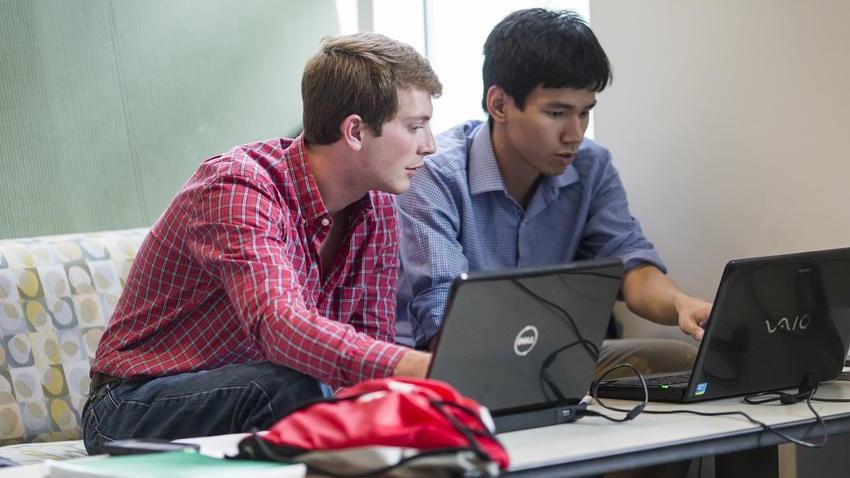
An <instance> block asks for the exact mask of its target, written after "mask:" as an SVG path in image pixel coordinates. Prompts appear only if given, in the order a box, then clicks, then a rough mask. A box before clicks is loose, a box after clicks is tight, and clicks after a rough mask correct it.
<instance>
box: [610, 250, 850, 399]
mask: <svg viewBox="0 0 850 478" xmlns="http://www.w3.org/2000/svg"><path fill="white" fill-rule="evenodd" d="M849 344H850V248H847V249H833V250H826V251H817V252H804V253H798V254H788V255H782V256H773V257H760V258H753V259H741V260H734V261H731V262H729V263H728V264H726V268H725V270H724V271H723V277H722V278H721V281H720V286H719V287H718V291H717V297H716V298H715V301H714V307H713V309H712V311H711V316H710V318H709V320H708V324H707V326H706V330H705V335H704V337H703V339H702V342H701V344H700V348H699V353H698V355H697V358H696V362H695V363H694V368H693V370H691V371H689V372H684V373H681V374H675V375H667V376H651V377H649V379H648V385H649V399H650V400H654V401H662V402H693V401H697V400H708V399H713V398H722V397H730V396H735V395H746V394H751V393H758V392H765V391H771V390H779V389H783V388H792V387H796V386H797V385H799V384H800V383H801V381H802V380H803V378H804V377H806V376H807V374H812V373H814V374H817V375H816V376H817V377H819V379H820V380H821V381H826V380H832V379H835V378H837V377H838V376H839V374H841V370H842V367H843V365H844V358H845V356H847V351H848V345H849ZM598 392H599V396H600V397H608V398H624V399H632V400H643V396H644V391H643V387H642V385H641V384H640V382H639V381H638V380H636V379H619V380H610V381H608V380H606V381H605V382H602V383H601V384H600V385H599V390H598Z"/></svg>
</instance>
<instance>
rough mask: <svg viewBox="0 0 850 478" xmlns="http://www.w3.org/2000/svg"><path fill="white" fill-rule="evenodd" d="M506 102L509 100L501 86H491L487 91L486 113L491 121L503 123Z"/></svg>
mask: <svg viewBox="0 0 850 478" xmlns="http://www.w3.org/2000/svg"><path fill="white" fill-rule="evenodd" d="M508 101H511V98H510V96H509V95H508V93H507V92H505V90H503V89H502V87H501V86H496V85H493V86H491V87H490V88H488V89H487V112H488V113H490V117H491V118H493V121H496V122H502V121H505V119H506V116H507V107H508Z"/></svg>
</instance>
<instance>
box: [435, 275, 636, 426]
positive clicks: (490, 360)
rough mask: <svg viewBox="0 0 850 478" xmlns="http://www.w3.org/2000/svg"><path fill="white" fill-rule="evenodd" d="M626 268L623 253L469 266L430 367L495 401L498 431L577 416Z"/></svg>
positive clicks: (490, 403)
mask: <svg viewBox="0 0 850 478" xmlns="http://www.w3.org/2000/svg"><path fill="white" fill-rule="evenodd" d="M622 276H623V265H622V262H621V261H619V260H602V261H585V262H575V263H572V264H569V265H561V266H555V267H545V268H529V269H514V270H506V271H498V272H479V273H468V274H462V275H461V276H460V277H458V278H457V279H456V280H455V281H454V283H453V285H452V288H451V291H450V296H449V300H448V303H447V306H446V311H445V315H444V317H443V325H442V328H441V330H440V333H439V335H438V336H437V337H436V338H435V340H436V341H437V342H436V348H435V351H434V358H433V360H432V362H431V367H430V370H429V373H428V377H429V378H433V379H438V380H443V381H445V382H448V383H450V384H451V385H453V386H454V387H455V388H457V389H458V391H460V392H461V393H463V394H464V395H467V396H469V397H472V398H474V399H475V400H477V401H478V402H479V403H481V404H482V405H484V406H486V407H487V408H488V409H489V410H490V413H491V415H492V416H493V418H494V421H495V424H496V431H497V432H504V431H510V430H518V429H524V428H531V427H535V426H543V425H551V424H556V423H562V422H567V421H572V420H573V419H574V418H575V416H574V412H575V407H576V406H578V404H579V402H580V401H581V400H582V399H583V398H584V397H585V395H586V394H587V393H588V390H589V387H590V382H591V379H592V376H593V372H594V370H595V368H596V360H597V358H598V356H599V349H600V348H601V347H602V341H603V339H604V337H605V331H606V329H607V325H608V321H609V320H610V317H611V311H612V308H613V304H614V301H615V299H616V298H617V292H618V291H619V288H620V283H621V280H622Z"/></svg>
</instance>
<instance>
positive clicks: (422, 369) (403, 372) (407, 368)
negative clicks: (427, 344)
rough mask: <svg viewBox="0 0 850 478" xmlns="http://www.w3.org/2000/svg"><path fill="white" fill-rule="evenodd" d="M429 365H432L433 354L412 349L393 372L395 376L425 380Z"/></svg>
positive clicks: (403, 356) (402, 357)
mask: <svg viewBox="0 0 850 478" xmlns="http://www.w3.org/2000/svg"><path fill="white" fill-rule="evenodd" d="M429 365H431V354H429V353H426V352H420V351H418V350H413V349H411V350H408V351H407V352H406V353H405V354H404V355H402V356H401V360H399V362H398V364H396V366H395V370H393V376H394V377H414V378H425V375H427V374H428V366H429Z"/></svg>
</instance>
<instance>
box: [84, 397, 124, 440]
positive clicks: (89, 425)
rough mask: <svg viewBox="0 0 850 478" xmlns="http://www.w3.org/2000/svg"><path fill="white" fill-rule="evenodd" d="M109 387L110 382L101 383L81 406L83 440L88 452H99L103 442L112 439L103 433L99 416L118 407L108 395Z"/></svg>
mask: <svg viewBox="0 0 850 478" xmlns="http://www.w3.org/2000/svg"><path fill="white" fill-rule="evenodd" d="M110 387H111V384H106V385H103V386H102V387H101V389H100V390H98V391H97V393H95V394H92V396H90V397H89V400H88V401H87V402H86V405H85V407H84V408H83V441H84V443H85V445H86V450H87V451H88V452H89V454H95V453H100V452H101V448H102V447H103V444H104V443H105V442H107V441H112V440H113V439H112V438H111V437H109V436H107V435H104V434H103V430H102V428H101V425H100V418H99V417H103V416H104V414H107V413H110V412H114V411H115V410H116V409H117V408H118V406H117V404H116V403H115V399H114V398H112V397H110V395H111V393H112V392H111V390H109V388H110Z"/></svg>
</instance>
